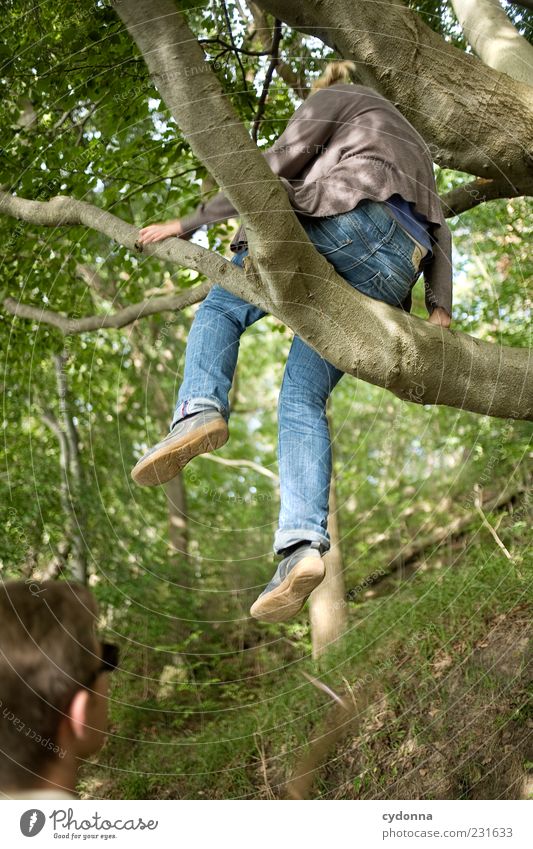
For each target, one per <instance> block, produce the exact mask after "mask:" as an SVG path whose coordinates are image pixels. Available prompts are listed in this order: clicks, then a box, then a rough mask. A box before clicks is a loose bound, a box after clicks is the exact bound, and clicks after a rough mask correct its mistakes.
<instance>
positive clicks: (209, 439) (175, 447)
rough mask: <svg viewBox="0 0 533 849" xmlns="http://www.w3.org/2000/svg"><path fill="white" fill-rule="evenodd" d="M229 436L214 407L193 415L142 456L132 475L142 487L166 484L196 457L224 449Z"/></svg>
mask: <svg viewBox="0 0 533 849" xmlns="http://www.w3.org/2000/svg"><path fill="white" fill-rule="evenodd" d="M228 437H229V432H228V425H227V423H226V420H225V419H224V417H223V416H221V415H220V413H219V412H218V410H215V409H214V408H213V407H211V408H210V409H209V410H201V411H200V412H199V413H193V414H192V415H190V416H186V417H185V418H184V419H181V421H179V422H177V424H175V425H174V427H173V428H172V430H171V431H170V433H169V434H168V436H165V438H164V439H162V440H161V442H158V443H157V445H154V447H153V448H150V450H149V451H147V453H146V454H145V455H144V457H141V459H140V460H139V462H138V463H137V465H136V466H135V468H134V469H133V471H132V473H131V476H132V478H133V480H134V481H135V483H138V484H140V485H141V486H157V485H158V484H161V483H166V482H167V481H169V480H171V479H172V478H173V477H175V476H176V475H177V474H178V472H181V470H182V469H183V467H184V466H185V465H186V464H187V463H188V462H189V460H192V458H193V457H196V456H197V455H198V454H206V453H208V452H209V451H215V450H216V449H217V448H221V447H222V445H224V444H225V443H226V442H227V441H228Z"/></svg>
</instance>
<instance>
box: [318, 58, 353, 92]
mask: <svg viewBox="0 0 533 849" xmlns="http://www.w3.org/2000/svg"><path fill="white" fill-rule="evenodd" d="M355 70H356V69H355V62H351V61H350V60H349V59H343V60H342V61H340V62H330V63H329V64H328V65H326V70H325V71H324V73H323V74H322V75H321V76H320V77H319V78H318V79H317V80H315V81H314V83H313V85H312V86H311V94H314V93H315V91H320V89H321V88H328V86H330V85H335V83H352V82H353V80H354V76H355Z"/></svg>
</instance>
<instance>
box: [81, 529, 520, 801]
mask: <svg viewBox="0 0 533 849" xmlns="http://www.w3.org/2000/svg"><path fill="white" fill-rule="evenodd" d="M500 533H502V534H503V535H505V536H506V540H507V543H508V545H509V547H510V549H511V552H512V555H513V560H512V561H510V560H508V559H507V558H506V557H505V556H504V555H503V553H502V552H501V551H500V549H499V548H498V547H497V546H496V545H495V543H494V540H492V538H491V537H490V536H488V535H487V536H486V537H485V535H484V534H477V535H475V536H473V538H472V539H470V540H467V541H466V543H465V545H464V548H463V551H462V552H461V555H460V556H459V557H457V558H455V559H454V562H453V566H451V567H450V566H449V565H447V566H446V565H444V566H443V559H442V556H441V555H440V554H439V552H436V553H435V554H434V555H432V556H430V557H429V558H428V559H427V560H426V561H425V562H424V564H423V569H420V570H419V571H417V572H415V573H414V574H413V575H411V577H410V578H409V579H408V580H404V581H400V580H398V581H397V582H396V583H395V584H394V585H393V586H392V587H391V591H390V592H389V593H388V594H386V595H384V596H380V597H378V598H369V599H366V600H365V601H363V602H362V603H359V604H350V606H349V623H348V629H347V632H346V635H345V637H344V638H343V640H342V642H341V643H340V644H339V645H337V646H335V647H334V648H333V649H332V650H331V651H330V652H329V653H328V654H327V656H326V657H325V658H323V659H322V660H321V661H320V664H316V663H314V662H313V661H312V660H311V657H310V640H309V629H308V625H307V624H306V618H307V617H306V616H302V621H301V622H298V623H296V624H288V625H286V626H284V627H283V626H275V627H274V626H266V628H261V627H260V626H258V625H257V623H252V624H250V625H249V626H247V628H248V629H249V630H247V631H246V632H245V635H244V638H243V635H242V633H240V634H239V635H237V634H236V635H235V637H234V640H233V643H232V642H231V637H230V638H229V645H227V644H226V645H225V646H224V647H221V645H220V644H219V645H218V654H216V653H215V657H214V659H213V660H212V663H211V662H210V661H209V660H206V661H205V662H203V663H200V664H198V665H197V666H196V667H195V668H194V669H192V668H190V667H187V666H185V667H184V668H183V669H182V671H181V672H180V675H178V676H177V678H176V676H175V677H174V679H173V682H172V683H171V685H170V687H169V686H161V685H160V686H159V687H158V688H153V689H152V688H146V685H145V684H144V685H143V688H141V685H140V684H139V685H137V686H135V685H132V686H131V687H130V689H129V690H128V692H127V694H126V695H125V693H124V689H123V688H122V689H120V688H121V686H122V685H121V684H120V683H119V682H118V678H117V683H116V684H115V698H116V699H117V701H116V702H113V704H112V709H111V729H110V730H111V735H110V738H109V740H108V742H107V743H106V746H105V748H104V750H103V751H102V753H101V754H100V755H99V757H97V758H96V759H95V760H94V762H92V763H89V764H86V765H85V767H84V769H83V771H82V780H81V783H80V788H79V789H80V792H81V795H82V797H83V798H112V799H120V798H125V799H133V798H158V799H183V798H188V799H191V798H192V799H198V798H200V799H201V798H216V799H227V798H230V799H235V798H247V799H253V798H261V799H275V798H302V797H303V798H342V799H498V798H511V799H523V798H529V797H530V796H531V794H532V793H533V745H532V739H533V736H532V732H533V712H532V710H531V705H532V699H531V687H532V683H533V657H532V652H531V646H532V644H533V640H532V636H533V634H532V631H533V628H532V617H531V605H530V602H531V586H532V571H533V556H532V555H533V552H532V550H531V548H528V542H527V538H526V534H528V533H529V528H528V525H527V523H525V522H516V521H513V517H512V516H508V517H506V518H505V521H504V522H503V523H502V524H501V526H500ZM482 537H483V538H482ZM515 552H520V556H519V555H517V554H515ZM528 594H529V597H528ZM209 649H210V650H211V651H214V647H213V646H211V647H209V646H208V647H206V657H210V656H211V655H210V653H209V651H208V650H209ZM232 649H233V650H232ZM302 673H304V674H302ZM305 673H307V675H308V676H311V677H314V679H315V684H316V679H319V680H320V682H321V683H323V684H326V685H327V686H328V687H329V688H330V689H331V691H332V692H333V693H336V694H339V695H340V696H341V697H342V699H343V700H344V703H345V705H346V709H344V708H340V707H339V706H338V704H336V702H335V701H334V698H331V697H330V696H329V695H328V694H327V692H325V691H324V690H323V689H319V688H318V687H317V686H315V685H314V684H313V682H312V681H310V679H309V677H306V675H305ZM139 680H140V679H139ZM141 689H142V692H141ZM119 698H120V701H119ZM297 775H299V778H298V780H296V776H297Z"/></svg>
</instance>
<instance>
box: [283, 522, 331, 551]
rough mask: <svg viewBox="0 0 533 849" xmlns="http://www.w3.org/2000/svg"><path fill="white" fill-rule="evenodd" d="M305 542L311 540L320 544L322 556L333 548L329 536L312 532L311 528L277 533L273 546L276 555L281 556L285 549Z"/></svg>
mask: <svg viewBox="0 0 533 849" xmlns="http://www.w3.org/2000/svg"><path fill="white" fill-rule="evenodd" d="M304 540H309V542H320V543H321V549H322V551H321V553H322V554H324V553H325V552H326V551H329V549H330V547H331V542H330V538H329V536H328V535H327V534H324V533H321V532H319V531H312V530H310V529H309V528H294V529H288V530H285V529H284V530H277V531H276V534H275V536H274V545H273V549H274V554H280V553H281V552H282V551H283V549H284V548H288V547H289V546H290V545H294V544H295V543H297V542H303V541H304Z"/></svg>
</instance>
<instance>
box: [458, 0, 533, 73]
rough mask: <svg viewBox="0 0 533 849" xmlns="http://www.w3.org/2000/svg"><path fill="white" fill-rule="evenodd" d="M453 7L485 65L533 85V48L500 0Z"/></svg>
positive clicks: (465, 1) (464, 1) (470, 0)
mask: <svg viewBox="0 0 533 849" xmlns="http://www.w3.org/2000/svg"><path fill="white" fill-rule="evenodd" d="M452 6H453V10H454V12H455V14H456V16H457V20H458V21H459V23H460V24H461V28H462V30H463V33H464V36H465V38H466V40H467V41H468V43H469V44H470V46H471V47H472V49H473V50H474V51H475V53H477V55H478V56H479V58H480V59H481V61H482V62H484V63H485V65H488V66H489V68H494V69H495V70H496V71H502V72H503V73H504V74H508V76H510V77H512V78H513V79H514V80H518V82H522V83H526V85H529V86H533V45H531V44H530V43H529V41H528V40H527V39H526V38H524V36H523V35H520V33H519V32H518V30H517V29H516V27H515V26H514V24H513V23H512V22H511V21H510V20H509V18H508V17H507V13H506V12H505V11H504V10H503V9H502V7H501V6H500V3H499V0H452Z"/></svg>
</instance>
